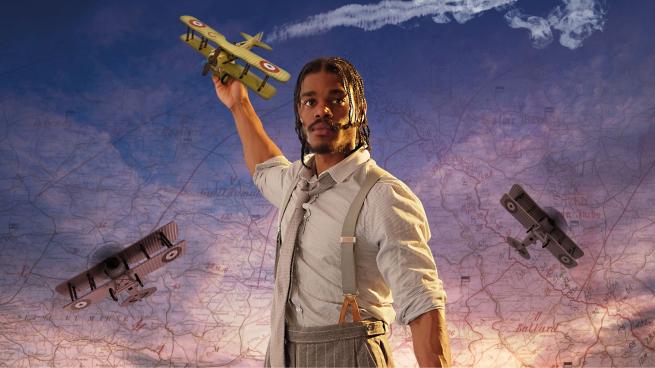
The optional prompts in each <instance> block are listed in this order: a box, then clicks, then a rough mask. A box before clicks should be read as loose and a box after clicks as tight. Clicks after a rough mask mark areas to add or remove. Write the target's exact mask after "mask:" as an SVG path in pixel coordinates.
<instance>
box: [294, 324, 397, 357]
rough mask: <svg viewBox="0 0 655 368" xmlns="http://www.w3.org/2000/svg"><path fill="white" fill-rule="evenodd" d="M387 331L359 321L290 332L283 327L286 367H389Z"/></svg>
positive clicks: (383, 325)
mask: <svg viewBox="0 0 655 368" xmlns="http://www.w3.org/2000/svg"><path fill="white" fill-rule="evenodd" d="M388 334H389V327H388V326H387V325H386V324H385V323H384V322H382V321H367V320H364V321H359V322H355V323H348V324H346V325H345V326H339V325H333V326H325V327H309V328H294V327H289V326H287V331H286V339H285V346H286V349H285V350H286V351H285V356H286V365H287V366H288V367H393V366H394V363H393V357H392V355H391V346H390V345H389V340H388V339H387V336H388Z"/></svg>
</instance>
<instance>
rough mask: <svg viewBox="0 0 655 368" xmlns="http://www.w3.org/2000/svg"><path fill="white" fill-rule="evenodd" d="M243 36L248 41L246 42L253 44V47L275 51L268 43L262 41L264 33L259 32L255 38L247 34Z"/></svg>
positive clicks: (242, 33) (242, 34)
mask: <svg viewBox="0 0 655 368" xmlns="http://www.w3.org/2000/svg"><path fill="white" fill-rule="evenodd" d="M241 36H242V37H243V38H245V39H246V42H252V45H253V46H258V47H261V48H262V49H264V50H268V51H272V50H273V48H272V47H271V46H269V45H268V44H267V43H265V42H264V41H262V36H264V32H259V33H257V34H256V35H255V36H251V35H249V34H247V33H245V32H241Z"/></svg>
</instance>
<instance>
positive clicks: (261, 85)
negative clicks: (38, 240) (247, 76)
mask: <svg viewBox="0 0 655 368" xmlns="http://www.w3.org/2000/svg"><path fill="white" fill-rule="evenodd" d="M266 81H268V74H266V77H264V80H263V81H262V84H260V85H259V87H258V88H257V92H259V91H261V90H262V88H264V86H265V85H266Z"/></svg>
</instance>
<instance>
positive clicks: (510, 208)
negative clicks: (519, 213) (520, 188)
mask: <svg viewBox="0 0 655 368" xmlns="http://www.w3.org/2000/svg"><path fill="white" fill-rule="evenodd" d="M505 208H507V210H508V211H509V212H511V213H514V212H516V204H514V202H512V201H510V200H508V201H506V202H505Z"/></svg>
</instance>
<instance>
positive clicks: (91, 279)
mask: <svg viewBox="0 0 655 368" xmlns="http://www.w3.org/2000/svg"><path fill="white" fill-rule="evenodd" d="M86 278H87V280H89V287H91V291H93V290H95V289H96V281H95V280H94V279H93V276H91V274H90V273H88V272H87V273H86Z"/></svg>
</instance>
